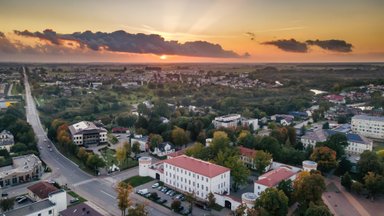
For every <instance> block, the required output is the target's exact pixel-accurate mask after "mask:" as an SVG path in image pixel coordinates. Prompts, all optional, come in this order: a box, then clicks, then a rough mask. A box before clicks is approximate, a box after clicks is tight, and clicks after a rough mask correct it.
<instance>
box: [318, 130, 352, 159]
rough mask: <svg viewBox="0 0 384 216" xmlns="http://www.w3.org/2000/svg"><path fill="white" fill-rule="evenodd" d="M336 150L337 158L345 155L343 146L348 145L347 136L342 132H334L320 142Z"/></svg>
mask: <svg viewBox="0 0 384 216" xmlns="http://www.w3.org/2000/svg"><path fill="white" fill-rule="evenodd" d="M320 145H323V146H327V147H328V148H330V149H332V150H334V151H335V152H336V158H337V159H339V158H340V157H342V156H343V155H345V150H344V149H345V148H346V147H347V146H348V141H347V137H346V136H345V135H344V134H342V133H336V134H333V135H331V136H329V137H328V139H327V141H325V142H324V143H322V144H320Z"/></svg>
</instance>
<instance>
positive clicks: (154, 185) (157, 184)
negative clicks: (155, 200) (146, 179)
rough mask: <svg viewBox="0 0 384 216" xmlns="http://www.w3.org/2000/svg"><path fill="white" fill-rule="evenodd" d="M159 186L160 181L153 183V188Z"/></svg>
mask: <svg viewBox="0 0 384 216" xmlns="http://www.w3.org/2000/svg"><path fill="white" fill-rule="evenodd" d="M159 186H160V184H159V183H155V184H153V185H152V188H157V187H159Z"/></svg>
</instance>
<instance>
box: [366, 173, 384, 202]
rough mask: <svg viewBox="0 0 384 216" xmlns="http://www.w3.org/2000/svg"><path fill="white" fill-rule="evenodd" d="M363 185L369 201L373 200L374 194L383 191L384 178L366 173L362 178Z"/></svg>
mask: <svg viewBox="0 0 384 216" xmlns="http://www.w3.org/2000/svg"><path fill="white" fill-rule="evenodd" d="M364 185H365V188H367V190H368V192H369V195H370V197H371V199H374V198H375V195H376V194H378V193H381V192H383V191H384V177H383V176H382V175H379V174H376V173H374V172H368V173H367V174H366V175H365V176H364Z"/></svg>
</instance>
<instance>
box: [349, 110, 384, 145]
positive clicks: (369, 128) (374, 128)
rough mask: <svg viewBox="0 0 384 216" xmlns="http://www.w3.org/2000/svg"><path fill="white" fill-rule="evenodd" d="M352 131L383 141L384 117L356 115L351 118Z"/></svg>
mask: <svg viewBox="0 0 384 216" xmlns="http://www.w3.org/2000/svg"><path fill="white" fill-rule="evenodd" d="M351 124H352V131H353V132H355V133H358V134H361V135H363V136H366V137H369V138H373V139H384V116H382V117H378V116H368V115H356V116H353V117H352V121H351Z"/></svg>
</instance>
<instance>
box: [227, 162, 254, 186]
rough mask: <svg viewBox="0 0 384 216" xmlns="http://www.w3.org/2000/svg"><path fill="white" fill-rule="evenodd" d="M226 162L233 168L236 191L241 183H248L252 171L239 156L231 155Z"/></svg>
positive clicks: (232, 173)
mask: <svg viewBox="0 0 384 216" xmlns="http://www.w3.org/2000/svg"><path fill="white" fill-rule="evenodd" d="M224 164H225V167H228V168H229V169H230V170H231V176H232V182H233V184H232V186H233V189H234V191H237V190H238V189H239V186H240V185H244V184H246V183H247V180H248V176H249V175H250V171H249V169H248V168H247V167H246V166H245V165H244V163H243V162H242V161H241V160H240V158H239V157H238V156H232V157H229V158H228V159H227V160H226V161H225V163H224Z"/></svg>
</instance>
